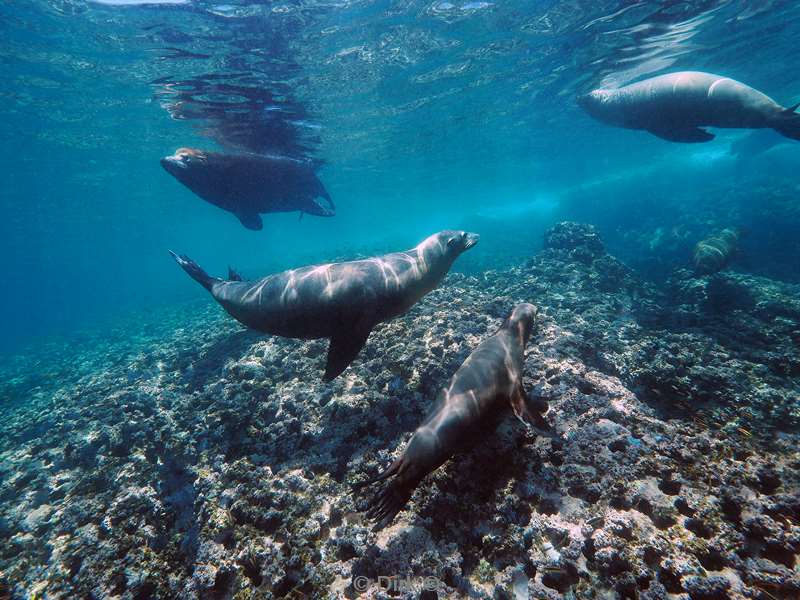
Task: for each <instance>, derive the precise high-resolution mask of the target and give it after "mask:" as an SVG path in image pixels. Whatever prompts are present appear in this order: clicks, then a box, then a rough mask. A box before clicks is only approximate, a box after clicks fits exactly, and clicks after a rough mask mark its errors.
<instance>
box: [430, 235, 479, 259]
mask: <svg viewBox="0 0 800 600" xmlns="http://www.w3.org/2000/svg"><path fill="white" fill-rule="evenodd" d="M479 239H480V236H479V235H478V234H477V233H470V232H469V231H456V230H451V229H448V230H446V231H440V232H439V233H434V234H433V235H432V236H430V237H429V238H427V239H426V240H424V241H423V242H422V243H421V244H420V245H419V246H418V248H421V249H422V250H423V251H424V252H425V253H426V255H427V254H428V252H429V251H431V252H433V253H434V254H436V255H438V256H441V257H443V258H448V259H450V260H451V261H453V260H455V259H456V258H458V257H459V256H460V255H461V253H462V252H465V251H466V250H469V249H470V248H472V247H473V246H474V245H475V244H477V243H478V240H479Z"/></svg>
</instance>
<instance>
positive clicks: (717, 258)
mask: <svg viewBox="0 0 800 600" xmlns="http://www.w3.org/2000/svg"><path fill="white" fill-rule="evenodd" d="M738 244H739V231H738V230H737V229H733V228H730V227H729V228H727V229H723V230H722V231H720V232H719V233H717V234H715V235H712V236H711V237H708V238H706V239H704V240H702V241H700V242H697V245H696V246H695V247H694V270H695V273H696V274H697V275H698V276H701V277H702V276H703V275H711V274H712V273H716V272H718V271H721V270H722V269H724V268H725V267H726V266H728V264H729V263H730V261H731V259H732V258H733V255H734V253H735V252H736V248H737V246H738Z"/></svg>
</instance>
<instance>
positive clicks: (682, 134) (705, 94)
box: [578, 71, 800, 142]
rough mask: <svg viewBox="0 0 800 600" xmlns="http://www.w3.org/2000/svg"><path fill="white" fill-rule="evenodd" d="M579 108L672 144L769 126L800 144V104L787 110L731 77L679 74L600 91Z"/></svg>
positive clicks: (582, 98)
mask: <svg viewBox="0 0 800 600" xmlns="http://www.w3.org/2000/svg"><path fill="white" fill-rule="evenodd" d="M578 104H580V106H581V107H583V109H584V110H586V112H588V113H589V114H590V115H591V116H593V117H594V118H595V119H598V120H599V121H603V122H604V123H608V124H609V125H615V126H617V127H625V128H627V129H644V130H646V131H649V132H650V133H652V134H653V135H656V136H658V137H660V138H662V139H665V140H669V141H671V142H707V141H709V140H712V139H714V135H713V134H711V133H709V132H708V131H706V130H705V129H701V127H706V126H708V127H742V128H748V129H759V128H764V127H770V128H772V129H774V130H775V131H777V132H778V133H780V134H781V135H784V136H786V137H788V138H791V139H793V140H800V114H797V113H795V112H794V111H795V109H797V107H798V105H797V104H795V105H794V106H792V107H790V108H784V107H782V106H781V105H780V104H778V103H777V102H775V101H774V100H773V99H772V98H770V97H769V96H766V95H765V94H762V93H761V92H759V91H758V90H755V89H753V88H751V87H749V86H747V85H745V84H743V83H740V82H738V81H736V80H734V79H729V78H727V77H721V76H719V75H712V74H711V73H702V72H699V71H681V72H679V73H669V74H668V75H659V76H658V77H651V78H650V79H645V80H643V81H638V82H636V83H632V84H630V85H626V86H623V87H621V88H618V89H598V90H594V91H592V92H590V93H588V94H586V95H584V96H580V97H579V98H578Z"/></svg>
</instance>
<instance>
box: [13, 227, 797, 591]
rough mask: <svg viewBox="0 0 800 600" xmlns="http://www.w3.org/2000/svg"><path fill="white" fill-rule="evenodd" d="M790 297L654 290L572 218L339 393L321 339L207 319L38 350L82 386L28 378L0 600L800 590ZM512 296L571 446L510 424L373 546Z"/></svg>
mask: <svg viewBox="0 0 800 600" xmlns="http://www.w3.org/2000/svg"><path fill="white" fill-rule="evenodd" d="M798 292H800V286H797V285H791V284H786V283H781V282H778V281H773V280H770V279H765V278H763V277H758V276H753V275H747V274H743V273H737V272H733V271H723V272H720V273H717V274H715V275H711V276H708V277H695V276H694V274H693V273H691V272H690V271H688V270H678V271H675V272H674V273H673V275H672V277H671V278H670V280H669V281H668V282H667V284H666V285H665V286H663V287H662V288H660V289H656V288H655V287H654V286H653V285H652V284H650V283H646V282H644V281H642V280H641V279H640V278H639V277H637V275H636V274H635V273H634V272H633V271H631V270H630V269H628V268H627V267H626V266H625V265H624V264H622V263H621V262H620V261H618V260H617V259H615V258H614V257H613V256H610V255H609V254H607V253H606V251H605V247H604V244H603V241H602V240H601V239H600V237H599V235H598V233H597V231H596V230H595V229H594V228H593V227H591V226H588V225H582V224H577V223H570V222H565V223H559V224H557V225H556V226H554V227H553V228H552V229H550V230H548V231H547V232H546V233H545V238H544V245H543V249H542V251H541V252H539V253H538V254H537V255H536V256H534V257H532V258H530V259H529V260H528V261H527V262H526V263H525V264H522V265H519V266H516V267H513V268H510V269H505V270H502V271H487V272H485V273H483V274H481V275H479V276H465V275H463V274H458V273H454V274H450V275H449V276H448V278H447V279H446V281H445V282H444V284H443V285H442V286H441V287H440V288H439V289H437V290H435V291H433V292H432V293H431V294H429V295H428V296H426V297H425V298H424V299H423V300H422V301H421V302H419V303H418V304H417V305H416V306H415V307H414V308H413V309H412V310H411V311H410V312H409V313H408V314H407V315H405V316H404V317H402V318H399V319H396V320H395V321H392V322H390V323H388V324H384V325H382V326H380V327H378V328H377V329H376V330H375V331H374V332H373V334H372V335H371V336H370V339H369V341H368V342H367V345H366V347H365V348H364V350H363V352H362V353H361V355H360V356H359V358H358V359H357V360H356V361H355V363H354V364H353V365H352V366H351V367H350V368H349V369H348V370H347V371H346V372H345V373H344V374H343V375H342V376H341V377H340V378H338V379H336V380H335V381H333V382H332V383H330V384H324V383H322V382H321V381H320V379H319V372H320V365H321V363H322V362H323V361H324V356H325V352H326V348H327V341H326V340H314V341H298V340H288V339H282V338H277V337H269V336H261V335H258V334H255V333H252V332H249V331H245V330H243V329H242V328H241V327H240V326H238V325H237V324H236V323H235V322H233V321H232V319H229V318H227V317H225V315H224V314H223V312H222V311H221V310H219V309H218V307H216V306H215V305H212V304H211V303H210V302H203V303H192V304H191V305H186V306H183V307H171V308H169V309H166V308H165V309H164V310H163V311H160V312H154V313H153V314H152V315H151V316H150V318H151V319H152V320H153V321H157V322H158V326H157V327H155V326H154V327H152V328H151V329H149V330H148V329H147V328H146V327H143V325H142V322H141V321H140V320H137V321H132V322H131V323H130V324H129V327H130V328H131V332H132V336H133V337H136V336H135V335H134V333H135V331H136V328H137V327H138V328H139V331H140V333H139V335H138V338H137V342H136V345H135V347H132V348H129V347H126V348H122V347H121V346H120V345H121V344H123V343H128V344H129V343H130V342H122V341H120V339H119V338H113V337H112V338H111V339H105V338H103V337H102V336H97V337H94V338H91V339H88V340H87V341H86V344H90V345H92V347H95V348H96V349H95V350H93V351H83V352H81V351H80V350H79V349H77V348H75V347H73V346H70V345H68V344H65V345H64V347H63V348H61V351H60V352H59V351H58V350H57V349H55V348H53V349H51V351H50V352H49V353H48V355H47V356H48V361H47V362H48V363H50V364H48V369H50V370H51V372H53V373H59V372H67V371H70V372H72V373H73V376H72V377H71V378H60V377H50V378H49V379H48V381H47V382H42V381H41V380H40V378H37V377H36V375H35V372H36V371H37V370H40V369H41V364H42V360H41V357H40V358H39V359H38V360H39V362H38V363H37V364H35V365H33V363H31V364H32V365H33V366H31V367H30V373H27V374H20V373H19V371H20V369H21V368H22V366H23V365H24V364H26V362H25V361H22V360H16V361H15V362H14V363H13V364H11V365H4V366H3V367H2V368H3V370H4V371H5V372H4V373H2V376H0V380H2V381H9V380H11V379H12V374H14V380H15V381H16V382H17V383H16V387H15V388H14V392H15V394H16V395H17V396H18V397H19V398H20V400H19V401H18V402H16V403H15V404H14V407H13V409H12V408H9V410H8V411H6V418H4V419H3V422H2V423H1V424H0V427H2V431H1V432H0V453H1V454H0V531H2V533H3V538H4V539H5V540H6V541H5V543H4V544H2V545H0V597H9V598H18V597H19V598H34V597H35V598H48V599H50V598H52V599H61V598H64V599H66V598H120V599H125V600H128V599H144V598H187V599H194V598H197V599H212V598H219V599H227V598H235V599H237V600H245V599H256V598H337V597H338V598H358V597H369V598H408V599H412V598H413V599H415V600H416V599H418V598H419V599H424V600H428V599H431V598H467V597H469V598H493V599H506V598H507V599H517V598H537V599H540V598H541V599H549V598H552V599H557V598H566V597H572V598H641V599H657V598H681V599H691V600H701V599H724V598H758V599H763V600H768V599H775V598H781V599H783V598H800V572H798V562H797V558H798V554H799V553H800V453H799V452H798V426H799V425H800V351H798V350H799V348H798V347H800V293H798ZM521 301H528V302H533V303H534V304H536V305H537V306H538V307H539V308H540V320H539V325H538V328H537V331H536V332H535V333H534V336H533V338H532V341H531V344H530V345H529V348H528V353H527V358H526V377H525V381H526V386H527V389H528V390H529V393H530V395H531V396H532V397H534V398H535V399H536V400H538V401H539V402H541V403H543V404H544V403H546V404H547V405H548V406H549V411H548V412H547V413H546V414H545V416H544V418H545V419H546V421H547V423H548V424H549V425H550V426H551V427H552V429H553V431H554V432H555V433H556V434H557V435H556V436H555V438H552V439H551V438H546V437H537V436H536V435H535V434H534V432H532V431H529V430H527V429H526V427H525V426H524V425H523V424H521V423H519V422H518V421H517V420H516V419H514V418H513V416H512V415H511V414H510V411H509V417H508V418H507V419H506V420H505V421H504V422H503V423H502V424H501V426H500V428H499V429H498V431H497V432H496V433H495V434H493V435H491V436H489V437H487V438H486V439H484V440H480V441H479V443H478V444H477V446H476V447H475V448H474V449H473V450H472V451H469V452H465V453H463V454H460V455H457V456H456V457H454V458H453V459H452V460H451V461H449V462H448V463H447V464H445V465H444V466H443V467H442V468H440V469H439V470H437V471H435V472H434V473H432V474H431V475H429V476H428V477H427V478H426V479H425V480H424V482H423V483H422V484H421V485H420V486H419V488H418V489H417V490H416V492H415V494H414V496H413V497H412V500H411V501H410V502H409V504H408V506H407V507H406V510H404V511H403V512H401V513H400V514H399V515H398V517H397V518H396V519H395V521H394V522H393V524H392V525H390V526H389V527H387V528H386V529H383V530H381V531H378V532H373V531H372V530H371V525H372V524H371V523H369V522H367V521H365V520H364V517H363V515H362V514H361V513H360V510H362V509H363V507H364V506H365V505H366V501H367V499H368V496H369V492H368V491H367V492H366V493H363V494H362V493H354V492H353V490H352V487H353V485H354V484H356V483H359V482H361V481H364V480H366V479H368V478H370V477H373V476H374V475H376V474H377V473H378V472H379V471H380V470H381V469H382V468H383V467H385V466H386V465H387V464H388V463H389V462H390V461H391V459H392V458H393V457H394V456H395V453H396V452H399V451H400V450H401V449H402V447H403V446H404V444H405V442H406V441H407V440H408V438H409V437H410V435H411V433H412V432H413V430H414V429H415V428H416V427H417V425H418V424H419V422H420V421H421V420H422V417H423V416H424V414H425V413H426V411H427V409H428V408H429V407H430V406H431V404H432V401H433V399H434V397H435V395H436V393H437V392H438V390H439V389H440V388H442V387H443V386H444V385H445V384H446V382H447V380H448V379H449V377H450V376H451V375H452V373H453V372H454V371H455V370H456V369H457V368H458V366H459V365H460V364H461V362H462V361H463V360H464V359H465V358H466V356H467V355H468V354H469V352H470V351H471V350H472V348H474V347H475V345H477V343H479V341H481V340H482V339H483V338H484V337H485V336H486V335H488V334H490V333H491V332H493V331H494V330H495V329H496V328H497V326H498V325H499V324H500V322H501V320H502V319H503V317H504V316H505V315H506V314H507V312H508V311H510V309H511V308H512V307H513V306H514V304H516V303H517V302H521ZM109 357H112V358H111V359H110V358H109ZM30 358H31V360H32V359H33V358H34V357H33V356H32V357H30ZM58 361H61V362H58ZM26 385H27V386H29V389H30V390H31V391H30V392H29V393H28V392H26V388H25V386H26ZM26 398H29V399H34V398H35V400H36V401H35V402H31V403H30V404H27V403H26V402H25V399H26Z"/></svg>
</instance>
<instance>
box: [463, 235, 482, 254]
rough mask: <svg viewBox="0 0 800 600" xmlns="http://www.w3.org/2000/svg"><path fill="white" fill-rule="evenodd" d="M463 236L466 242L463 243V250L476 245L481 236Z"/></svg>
mask: <svg viewBox="0 0 800 600" xmlns="http://www.w3.org/2000/svg"><path fill="white" fill-rule="evenodd" d="M464 235H465V236H466V240H465V242H464V250H469V249H470V248H472V247H473V246H474V245H475V244H477V243H478V242H479V241H480V239H481V236H479V235H478V234H477V233H469V232H464Z"/></svg>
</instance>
